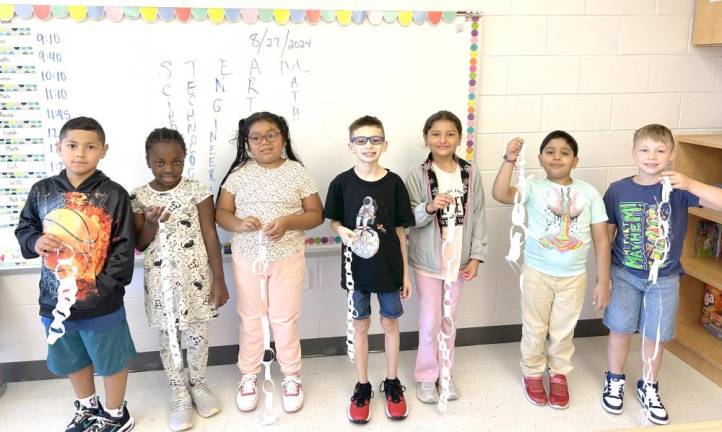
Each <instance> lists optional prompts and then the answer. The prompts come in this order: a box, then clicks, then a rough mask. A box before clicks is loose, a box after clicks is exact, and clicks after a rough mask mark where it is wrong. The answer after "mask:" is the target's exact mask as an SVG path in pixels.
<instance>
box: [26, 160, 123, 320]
mask: <svg viewBox="0 0 722 432" xmlns="http://www.w3.org/2000/svg"><path fill="white" fill-rule="evenodd" d="M44 231H45V232H50V233H53V234H55V235H56V236H58V237H60V238H61V241H62V243H63V247H62V248H61V250H60V251H59V252H58V253H53V254H51V255H49V256H47V257H45V258H44V259H43V265H42V268H41V271H40V297H39V299H38V301H39V303H40V315H43V316H46V317H52V311H53V309H54V308H55V304H56V303H57V296H58V285H59V280H58V275H59V276H60V277H67V275H70V276H72V272H73V271H76V273H75V280H76V281H77V285H78V294H77V295H76V302H75V304H74V305H73V307H72V308H71V314H70V318H69V319H84V318H92V317H97V316H102V315H107V314H109V313H112V312H115V311H116V310H118V309H119V308H120V307H121V306H122V305H123V295H124V294H125V286H126V285H128V284H129V283H130V280H131V278H132V277H133V262H134V261H133V260H134V248H135V234H134V230H133V216H132V213H131V209H130V198H129V197H128V192H126V190H125V189H123V187H122V186H121V185H119V184H118V183H116V182H114V181H112V180H110V179H109V178H108V177H107V176H106V175H105V174H103V173H102V172H101V171H97V170H96V171H95V172H94V173H93V174H92V175H91V176H90V177H88V178H87V179H85V181H83V183H81V184H80V185H79V186H78V187H77V188H75V187H74V186H73V185H72V184H71V183H70V181H69V180H68V177H67V175H66V173H65V170H63V171H62V172H61V173H60V174H58V175H56V176H53V177H49V178H46V179H43V180H40V181H39V182H37V183H35V184H34V185H33V187H32V188H31V189H30V193H29V194H28V199H27V201H26V202H25V207H24V208H23V211H22V212H21V213H20V220H19V221H18V226H17V228H16V229H15V236H16V237H17V239H18V243H19V244H20V250H21V252H22V254H23V257H25V258H37V257H38V254H37V253H36V252H35V242H37V241H38V238H40V236H42V235H43V232H44ZM70 262H72V265H70V264H69V263H70ZM71 269H72V270H71ZM56 274H57V275H56Z"/></svg>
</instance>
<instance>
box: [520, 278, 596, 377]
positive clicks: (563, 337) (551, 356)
mask: <svg viewBox="0 0 722 432" xmlns="http://www.w3.org/2000/svg"><path fill="white" fill-rule="evenodd" d="M523 274H524V283H523V286H522V290H521V318H522V337H521V363H520V364H521V370H522V372H523V373H524V375H526V376H540V375H541V374H543V373H544V372H545V371H546V369H547V367H548V368H549V370H550V373H551V374H564V375H566V374H568V373H569V372H570V371H571V370H572V363H571V359H572V354H574V344H573V343H572V338H573V337H574V327H576V325H577V320H578V319H579V314H580V313H581V311H582V304H583V303H584V290H585V289H586V287H587V274H586V273H582V274H580V275H578V276H571V277H554V276H549V275H547V274H544V273H542V272H539V271H537V270H535V269H533V268H531V267H529V266H524V273H523ZM547 335H548V336H549V346H548V347H546V348H547V349H546V351H547V352H546V353H545V352H544V351H545V349H544V348H545V345H546V339H547Z"/></svg>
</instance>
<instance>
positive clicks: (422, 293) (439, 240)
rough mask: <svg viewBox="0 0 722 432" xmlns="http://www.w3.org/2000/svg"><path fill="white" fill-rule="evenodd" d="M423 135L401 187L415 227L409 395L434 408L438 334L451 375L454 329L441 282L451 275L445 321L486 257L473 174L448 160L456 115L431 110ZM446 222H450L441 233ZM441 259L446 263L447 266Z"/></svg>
mask: <svg viewBox="0 0 722 432" xmlns="http://www.w3.org/2000/svg"><path fill="white" fill-rule="evenodd" d="M423 134H424V141H425V143H426V146H427V147H428V148H429V151H430V153H429V157H428V158H427V159H426V160H425V161H424V162H423V163H422V164H419V165H417V166H414V167H412V168H411V170H410V172H409V174H408V176H407V178H406V182H405V183H406V188H407V189H408V191H409V196H410V198H411V206H412V208H413V210H414V217H415V219H416V226H414V227H411V228H410V231H409V265H410V266H411V267H412V268H413V269H414V279H415V281H416V290H417V292H418V296H419V349H418V353H417V356H416V368H415V371H414V377H415V379H416V382H417V389H416V396H417V397H418V398H419V400H420V401H422V402H425V403H435V402H437V401H438V400H439V393H440V391H441V389H440V383H439V379H440V372H441V369H442V364H443V360H444V359H443V358H442V357H443V356H442V355H441V354H440V353H439V349H438V342H437V337H438V336H437V335H438V333H439V331H443V332H444V333H445V334H449V333H451V336H450V337H449V338H448V339H447V340H446V343H447V347H448V348H449V350H450V353H449V361H450V363H449V368H450V369H451V370H453V364H454V341H455V335H456V332H455V330H453V329H452V328H447V327H449V321H448V320H446V319H442V316H443V293H444V290H443V287H444V279H445V277H446V276H447V274H448V273H450V274H451V275H452V277H451V284H450V297H451V317H452V319H453V320H454V321H455V320H456V310H457V306H458V304H459V298H460V296H461V287H462V285H463V283H464V281H470V280H472V279H474V278H475V277H476V273H477V270H478V267H479V263H481V262H483V261H484V259H485V257H486V216H485V214H484V190H483V187H482V183H481V174H480V173H479V171H478V170H477V169H476V168H475V167H474V165H472V164H471V163H469V162H467V161H465V160H463V159H461V158H459V157H458V156H456V149H457V148H458V147H459V143H460V142H461V137H462V132H461V121H459V118H458V117H456V116H455V115H454V114H453V113H451V112H449V111H439V112H437V113H436V114H433V115H432V116H431V117H429V118H428V119H427V120H426V123H425V124H424V129H423ZM451 218H453V220H454V223H452V224H451V227H449V228H447V226H449V221H450V219H451ZM451 230H453V233H452V232H450V231H451ZM449 236H450V237H449ZM447 239H448V241H446V243H447V244H446V246H445V249H446V250H445V251H442V244H444V243H445V240H447ZM445 257H446V258H448V257H453V259H451V260H450V261H449V262H447V261H446V259H445ZM449 265H450V266H451V267H452V269H451V270H449V268H448V266H449ZM447 391H448V400H454V399H457V398H458V391H457V389H456V386H455V385H454V381H453V380H451V381H450V382H449V385H448V389H447Z"/></svg>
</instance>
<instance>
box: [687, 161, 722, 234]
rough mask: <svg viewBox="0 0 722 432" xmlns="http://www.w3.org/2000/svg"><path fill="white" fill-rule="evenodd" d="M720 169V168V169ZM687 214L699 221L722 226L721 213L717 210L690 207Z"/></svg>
mask: <svg viewBox="0 0 722 432" xmlns="http://www.w3.org/2000/svg"><path fill="white" fill-rule="evenodd" d="M720 169H722V167H721V168H720ZM689 214H691V215H695V216H697V217H699V218H701V219H707V220H710V221H712V222H717V223H718V224H722V212H721V211H717V210H712V209H708V208H704V207H690V208H689Z"/></svg>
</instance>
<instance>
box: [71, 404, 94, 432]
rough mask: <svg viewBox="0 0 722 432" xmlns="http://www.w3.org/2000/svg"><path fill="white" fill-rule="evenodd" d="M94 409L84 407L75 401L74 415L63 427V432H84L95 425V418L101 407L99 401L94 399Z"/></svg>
mask: <svg viewBox="0 0 722 432" xmlns="http://www.w3.org/2000/svg"><path fill="white" fill-rule="evenodd" d="M95 402H96V405H97V406H95V407H86V406H85V405H83V404H81V403H80V401H77V400H76V401H75V415H74V416H73V419H72V420H71V421H70V423H69V424H68V425H67V426H66V427H65V432H84V431H85V430H86V429H88V428H90V427H91V426H93V425H94V424H95V418H96V416H97V415H98V414H100V411H102V410H103V407H102V406H101V405H100V401H99V400H98V399H95Z"/></svg>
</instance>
